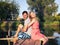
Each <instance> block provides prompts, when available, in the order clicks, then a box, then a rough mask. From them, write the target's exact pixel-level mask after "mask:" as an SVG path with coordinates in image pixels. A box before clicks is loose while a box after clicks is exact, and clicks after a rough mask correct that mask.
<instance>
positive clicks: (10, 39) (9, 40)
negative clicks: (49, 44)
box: [0, 36, 60, 45]
mask: <svg viewBox="0 0 60 45" xmlns="http://www.w3.org/2000/svg"><path fill="white" fill-rule="evenodd" d="M55 38H56V37H53V36H52V37H48V39H55ZM59 38H60V37H59ZM13 39H14V38H0V40H7V41H8V45H10V42H11V41H12V40H13Z"/></svg>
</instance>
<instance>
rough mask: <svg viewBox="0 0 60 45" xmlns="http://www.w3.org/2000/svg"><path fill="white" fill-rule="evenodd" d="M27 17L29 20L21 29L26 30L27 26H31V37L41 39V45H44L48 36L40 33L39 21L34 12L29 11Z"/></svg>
mask: <svg viewBox="0 0 60 45" xmlns="http://www.w3.org/2000/svg"><path fill="white" fill-rule="evenodd" d="M29 17H30V19H31V22H30V23H29V24H28V25H27V27H26V28H25V29H23V30H27V29H28V28H29V27H32V31H31V39H33V40H40V41H43V45H44V44H45V43H46V42H47V41H48V38H47V37H46V36H45V35H43V34H41V33H40V29H39V21H38V19H37V17H36V14H35V13H34V12H30V13H29Z"/></svg>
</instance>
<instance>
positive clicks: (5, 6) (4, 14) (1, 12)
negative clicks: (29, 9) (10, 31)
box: [0, 1, 19, 20]
mask: <svg viewBox="0 0 60 45" xmlns="http://www.w3.org/2000/svg"><path fill="white" fill-rule="evenodd" d="M18 14H19V13H18V7H17V6H16V5H15V4H13V3H8V2H1V1H0V19H1V20H9V19H12V15H13V19H16V17H17V16H18Z"/></svg>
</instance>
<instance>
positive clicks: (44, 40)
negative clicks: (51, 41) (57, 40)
mask: <svg viewBox="0 0 60 45" xmlns="http://www.w3.org/2000/svg"><path fill="white" fill-rule="evenodd" d="M41 41H43V43H42V44H43V45H45V44H46V42H47V41H48V40H47V39H45V38H41V39H40V42H41Z"/></svg>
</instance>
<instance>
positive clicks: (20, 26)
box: [14, 24, 23, 37]
mask: <svg viewBox="0 0 60 45" xmlns="http://www.w3.org/2000/svg"><path fill="white" fill-rule="evenodd" d="M22 27H23V26H22V25H21V24H20V25H19V26H18V28H17V31H16V34H15V35H14V37H17V35H18V33H19V32H20V31H21V29H22Z"/></svg>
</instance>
